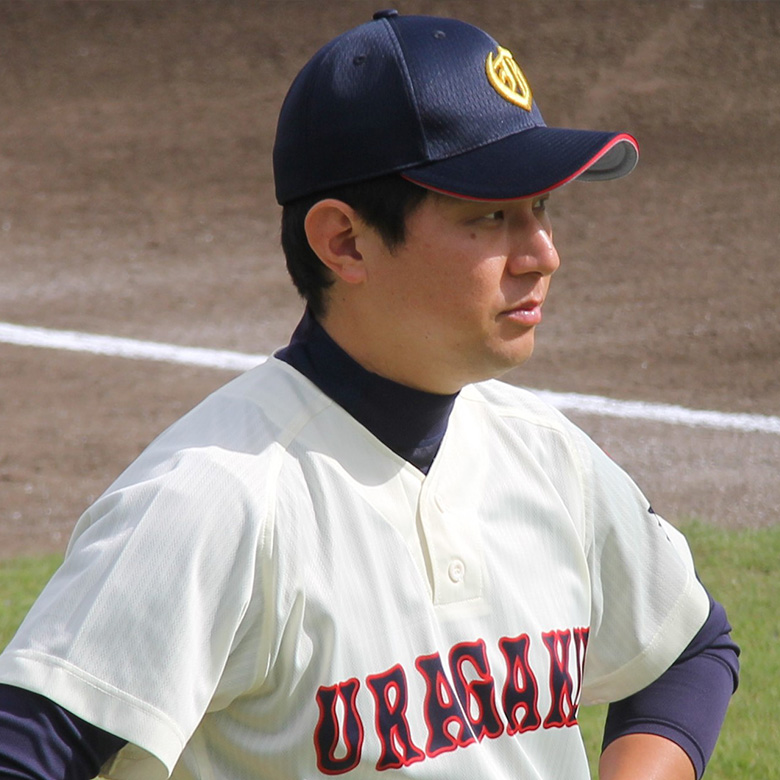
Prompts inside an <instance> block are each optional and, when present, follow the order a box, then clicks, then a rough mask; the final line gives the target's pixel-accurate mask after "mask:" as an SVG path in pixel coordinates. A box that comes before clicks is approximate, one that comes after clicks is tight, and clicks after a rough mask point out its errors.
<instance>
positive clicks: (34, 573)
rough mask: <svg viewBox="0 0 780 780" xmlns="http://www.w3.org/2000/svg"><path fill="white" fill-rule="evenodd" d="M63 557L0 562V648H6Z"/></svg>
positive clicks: (53, 556)
mask: <svg viewBox="0 0 780 780" xmlns="http://www.w3.org/2000/svg"><path fill="white" fill-rule="evenodd" d="M61 560H62V557H61V556H58V555H47V556H44V557H40V558H12V559H9V560H0V647H5V646H6V645H7V644H8V642H9V640H10V639H11V637H12V636H13V634H14V631H16V629H17V627H18V626H19V624H20V623H21V622H22V618H24V616H25V615H26V614H27V611H28V610H29V609H30V607H31V606H32V603H33V602H34V601H35V599H36V598H37V596H38V594H39V593H40V592H41V589H42V588H43V586H44V584H45V583H46V582H47V580H48V579H49V577H51V575H52V574H53V573H54V570H55V569H56V568H57V566H59V564H60V561H61Z"/></svg>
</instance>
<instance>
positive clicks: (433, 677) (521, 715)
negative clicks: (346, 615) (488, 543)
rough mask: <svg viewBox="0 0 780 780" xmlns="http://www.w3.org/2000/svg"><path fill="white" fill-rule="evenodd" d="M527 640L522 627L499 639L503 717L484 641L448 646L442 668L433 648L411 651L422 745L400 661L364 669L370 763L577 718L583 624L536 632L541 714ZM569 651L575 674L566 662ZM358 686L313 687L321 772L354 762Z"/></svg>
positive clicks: (381, 766)
mask: <svg viewBox="0 0 780 780" xmlns="http://www.w3.org/2000/svg"><path fill="white" fill-rule="evenodd" d="M530 643H531V640H530V638H529V637H528V635H527V634H521V635H520V636H517V637H514V638H508V637H504V638H502V639H501V640H499V643H498V647H499V650H500V651H501V654H502V655H503V658H504V661H505V665H506V677H505V681H504V687H503V690H502V692H501V713H502V714H503V719H502V716H501V714H499V707H498V703H497V696H496V682H495V678H494V676H493V674H492V672H491V669H490V665H489V663H488V657H487V648H486V646H485V642H484V641H482V640H478V641H476V642H463V643H459V644H457V645H455V646H454V647H452V648H451V649H450V652H449V658H448V659H447V661H448V667H449V668H448V669H447V671H445V668H444V664H443V662H442V659H441V657H440V655H439V654H438V653H433V654H431V655H422V656H419V657H418V658H417V660H416V661H415V663H414V665H415V668H416V669H417V672H418V673H419V674H420V675H421V676H422V678H423V680H424V681H425V698H424V702H423V703H422V711H423V717H424V720H425V724H426V727H427V730H428V734H427V739H426V742H425V750H424V751H423V749H422V748H421V747H420V746H419V745H418V744H417V743H416V742H415V741H414V739H413V738H412V733H411V728H410V726H409V721H408V720H407V716H406V712H407V708H408V706H409V698H408V693H409V689H408V686H407V680H406V672H405V671H404V668H403V667H402V666H401V665H400V664H396V665H395V666H393V667H392V668H390V669H388V670H387V671H385V672H380V673H379V674H372V675H369V676H368V677H366V685H367V687H368V689H369V690H370V691H371V694H372V696H373V699H374V729H375V731H376V735H377V737H378V739H379V743H380V745H381V751H380V756H379V760H378V761H377V766H376V768H377V769H378V770H385V769H400V768H401V767H404V766H409V765H410V764H414V763H416V762H418V761H422V760H423V759H425V758H434V757H435V756H438V755H440V754H441V753H447V752H449V751H452V750H457V749H458V748H463V747H467V746H468V745H471V744H473V743H474V742H479V741H482V740H483V739H484V738H485V737H487V738H488V739H495V738H496V737H499V736H501V734H503V733H504V731H506V733H507V735H510V736H512V735H514V734H519V733H522V732H525V731H533V730H535V729H538V728H540V727H541V728H564V727H569V726H574V725H576V724H577V706H578V704H579V699H580V694H581V691H582V675H583V669H584V664H585V651H586V648H587V644H588V629H587V628H575V629H566V630H562V631H549V632H546V633H544V634H542V643H543V644H544V646H545V648H546V650H547V653H548V655H549V658H550V663H549V677H548V684H549V693H550V702H551V703H550V708H549V711H548V712H547V715H546V716H545V717H544V720H542V717H541V715H540V713H539V685H538V682H537V677H536V674H535V673H534V671H533V669H532V668H531V666H530V664H529V662H528V653H529V648H530ZM572 652H573V653H574V661H575V672H576V679H575V676H573V675H572V671H571V665H570V661H571V658H572ZM450 681H452V682H450ZM359 687H360V682H359V681H358V680H357V679H355V678H353V679H350V680H347V681H345V682H341V683H337V684H336V685H332V686H323V687H321V688H320V689H319V690H318V691H317V705H318V706H319V710H320V717H319V721H318V723H317V727H316V729H315V732H314V747H315V750H316V752H317V766H318V767H319V769H320V771H321V772H323V773H324V774H328V775H338V774H344V773H346V772H349V771H351V770H352V769H354V768H355V767H356V766H357V765H358V763H359V762H360V757H361V755H362V750H363V738H364V732H363V720H362V718H361V717H360V713H359V712H358V708H357V693H358V689H359Z"/></svg>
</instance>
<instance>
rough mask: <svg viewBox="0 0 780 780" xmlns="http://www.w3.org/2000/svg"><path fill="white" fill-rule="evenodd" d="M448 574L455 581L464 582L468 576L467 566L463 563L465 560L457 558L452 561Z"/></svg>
mask: <svg viewBox="0 0 780 780" xmlns="http://www.w3.org/2000/svg"><path fill="white" fill-rule="evenodd" d="M447 574H448V575H449V577H450V579H451V580H452V581H453V582H456V583H457V582H462V581H463V578H464V577H465V576H466V567H465V566H464V565H463V561H462V560H460V558H455V559H454V560H452V561H450V565H449V567H448V568H447Z"/></svg>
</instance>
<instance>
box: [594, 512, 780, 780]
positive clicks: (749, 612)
mask: <svg viewBox="0 0 780 780" xmlns="http://www.w3.org/2000/svg"><path fill="white" fill-rule="evenodd" d="M681 530H683V531H684V532H685V534H686V536H687V537H688V541H689V542H690V545H691V548H692V549H693V554H694V558H695V559H696V565H697V568H698V571H699V575H700V576H701V579H702V581H703V582H704V583H705V584H706V585H707V588H708V589H709V591H710V592H711V593H712V595H713V597H714V598H716V599H717V600H718V601H720V602H721V603H722V604H723V605H724V606H725V607H726V611H727V612H728V615H729V620H730V622H731V625H732V628H733V633H732V636H733V637H734V639H735V640H736V641H737V643H738V644H739V645H740V646H741V648H742V655H741V657H740V665H741V674H740V686H739V690H738V691H737V693H736V695H735V696H734V698H733V699H732V701H731V706H730V708H729V712H728V715H727V716H726V722H725V724H724V727H723V731H722V733H721V737H720V741H719V742H718V745H717V747H716V748H715V754H714V755H713V757H712V761H711V762H710V765H709V767H708V769H707V771H706V773H705V778H706V780H734V778H770V777H777V776H778V774H777V773H778V769H777V767H778V766H780V740H778V738H777V735H778V732H777V726H776V720H777V713H778V702H779V701H780V646H779V643H778V639H779V638H780V620H779V619H778V617H779V613H778V595H779V594H778V562H779V561H780V526H775V527H773V528H767V529H761V530H743V531H729V530H723V529H718V528H712V527H711V526H706V525H704V524H702V523H689V524H687V525H685V526H683V527H682V529H681ZM605 714H606V708H605V707H592V708H584V709H583V710H581V712H580V722H581V724H582V729H583V735H584V738H585V743H586V746H587V748H588V754H589V755H590V756H591V771H592V773H593V776H594V777H596V776H597V774H596V766H597V764H598V752H599V745H600V742H601V727H602V724H603V722H604V716H605Z"/></svg>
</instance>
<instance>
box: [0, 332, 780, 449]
mask: <svg viewBox="0 0 780 780" xmlns="http://www.w3.org/2000/svg"><path fill="white" fill-rule="evenodd" d="M0 342H2V343H5V344H15V345H18V346H25V347H45V348H48V349H61V350H68V351H73V352H87V353H90V354H92V355H109V356H114V357H123V358H131V359H135V360H157V361H162V362H165V363H181V364H184V365H190V366H205V367H208V368H221V369H227V370H230V371H246V370H248V369H250V368H252V367H254V366H256V365H258V364H260V363H262V362H263V361H265V360H267V357H268V356H267V355H252V354H246V353H243V352H231V351H229V350H221V349H204V348H201V347H181V346H177V345H175V344H162V343H159V342H154V341H137V340H135V339H127V338H117V337H115V336H101V335H96V334H91V333H79V332H77V331H67V330H50V329H48V328H35V327H29V326H26V325H14V324H11V323H6V322H0ZM534 392H535V393H536V394H537V395H539V396H540V397H541V398H542V399H544V400H545V401H546V402H547V403H549V404H551V405H552V406H555V407H556V408H558V409H560V410H562V411H568V412H579V413H580V414H591V415H597V416H601V417H617V418H622V419H627V420H647V421H650V422H662V423H669V424H672V425H684V426H688V427H692V428H711V429H715V430H730V431H739V432H743V433H776V434H780V417H773V416H770V415H762V414H738V413H728V412H713V411H704V410H697V409H687V408H685V407H682V406H674V405H670V404H652V403H646V402H644V401H617V400H615V399H612V398H604V397H602V396H596V395H583V394H580V393H556V392H552V391H549V390H535V391H534Z"/></svg>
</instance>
